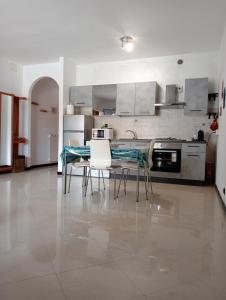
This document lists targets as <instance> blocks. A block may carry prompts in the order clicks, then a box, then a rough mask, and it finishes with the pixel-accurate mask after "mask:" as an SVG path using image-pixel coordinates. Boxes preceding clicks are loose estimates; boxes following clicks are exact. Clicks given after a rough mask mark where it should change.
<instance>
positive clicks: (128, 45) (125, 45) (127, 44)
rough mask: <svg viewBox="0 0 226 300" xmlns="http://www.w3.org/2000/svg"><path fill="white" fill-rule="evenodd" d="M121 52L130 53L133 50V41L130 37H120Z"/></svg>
mask: <svg viewBox="0 0 226 300" xmlns="http://www.w3.org/2000/svg"><path fill="white" fill-rule="evenodd" d="M120 40H121V43H122V50H124V51H126V52H131V51H133V49H134V39H133V38H132V37H131V36H128V35H125V36H123V37H121V39H120Z"/></svg>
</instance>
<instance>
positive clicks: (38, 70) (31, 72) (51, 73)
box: [22, 58, 63, 166]
mask: <svg viewBox="0 0 226 300" xmlns="http://www.w3.org/2000/svg"><path fill="white" fill-rule="evenodd" d="M62 65H63V58H60V59H59V62H55V63H47V64H37V65H28V66H24V67H23V90H22V91H23V95H24V96H25V97H27V98H28V100H29V101H28V103H27V106H26V109H25V108H24V116H23V117H24V119H26V122H25V124H26V128H23V133H24V136H25V137H26V138H27V139H28V144H27V145H25V146H24V147H23V148H24V149H23V154H24V155H25V156H26V158H27V166H30V164H31V143H30V141H31V99H30V97H31V91H32V87H33V85H34V84H35V83H36V82H37V81H38V80H39V79H40V78H43V77H49V78H52V79H54V80H55V81H56V82H57V84H58V86H59V99H58V101H59V113H60V107H61V106H63V96H62V95H63V77H62ZM59 118H60V116H59ZM59 124H60V123H59ZM59 129H60V128H59ZM59 139H60V132H59ZM58 149H59V147H58Z"/></svg>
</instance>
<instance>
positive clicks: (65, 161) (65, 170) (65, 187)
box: [63, 153, 67, 194]
mask: <svg viewBox="0 0 226 300" xmlns="http://www.w3.org/2000/svg"><path fill="white" fill-rule="evenodd" d="M63 176H64V194H66V192H67V154H66V153H65V154H64V175H63Z"/></svg>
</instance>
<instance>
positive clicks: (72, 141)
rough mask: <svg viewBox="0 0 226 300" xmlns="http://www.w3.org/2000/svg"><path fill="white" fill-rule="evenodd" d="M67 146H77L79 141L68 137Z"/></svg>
mask: <svg viewBox="0 0 226 300" xmlns="http://www.w3.org/2000/svg"><path fill="white" fill-rule="evenodd" d="M68 146H70V147H79V142H78V140H73V139H69V141H68Z"/></svg>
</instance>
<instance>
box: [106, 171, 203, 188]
mask: <svg viewBox="0 0 226 300" xmlns="http://www.w3.org/2000/svg"><path fill="white" fill-rule="evenodd" d="M120 177H121V175H120V174H116V178H118V179H119V178H120ZM111 178H114V175H113V174H112V175H111ZM144 178H145V177H144V176H140V181H144ZM128 179H129V180H137V176H136V175H129V176H128ZM151 181H152V182H159V183H171V184H181V185H183V184H184V185H195V186H204V185H207V184H206V182H204V181H199V180H185V179H176V178H162V177H151Z"/></svg>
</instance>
